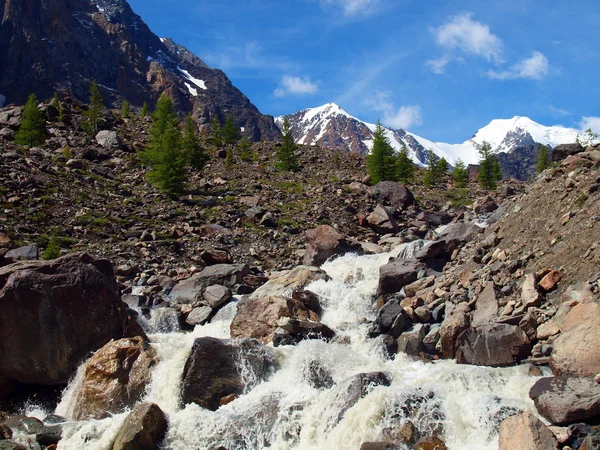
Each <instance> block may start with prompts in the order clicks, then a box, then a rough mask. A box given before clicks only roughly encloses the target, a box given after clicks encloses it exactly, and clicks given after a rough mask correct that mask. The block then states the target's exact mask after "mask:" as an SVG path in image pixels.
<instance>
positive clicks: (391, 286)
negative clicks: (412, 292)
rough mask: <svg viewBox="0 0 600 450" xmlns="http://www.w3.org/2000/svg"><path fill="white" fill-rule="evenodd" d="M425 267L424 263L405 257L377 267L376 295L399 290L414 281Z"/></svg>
mask: <svg viewBox="0 0 600 450" xmlns="http://www.w3.org/2000/svg"><path fill="white" fill-rule="evenodd" d="M426 269H427V266H425V264H423V263H421V262H418V261H414V260H405V259H396V260H394V261H392V262H389V263H387V264H384V265H383V266H381V267H380V268H379V283H378V285H377V295H382V294H393V293H395V292H399V291H400V290H401V289H402V288H403V287H404V286H406V285H408V284H411V283H412V282H414V281H416V280H417V278H418V274H419V272H421V271H424V270H426Z"/></svg>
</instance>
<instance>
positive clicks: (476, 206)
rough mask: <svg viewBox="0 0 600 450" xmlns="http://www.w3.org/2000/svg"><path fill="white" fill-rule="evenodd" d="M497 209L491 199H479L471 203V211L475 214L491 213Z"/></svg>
mask: <svg viewBox="0 0 600 450" xmlns="http://www.w3.org/2000/svg"><path fill="white" fill-rule="evenodd" d="M497 209H498V205H497V204H496V202H495V201H494V200H493V199H492V198H491V197H484V198H479V199H477V200H475V202H474V203H473V211H475V214H485V213H491V212H494V211H496V210H497Z"/></svg>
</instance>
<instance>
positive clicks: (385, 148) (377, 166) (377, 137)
mask: <svg viewBox="0 0 600 450" xmlns="http://www.w3.org/2000/svg"><path fill="white" fill-rule="evenodd" d="M395 159H396V157H395V155H394V149H392V146H391V145H390V142H389V141H388V138H387V137H386V136H385V129H384V128H383V125H382V124H381V121H379V120H378V121H377V127H376V128H375V132H374V133H373V148H372V149H371V153H370V154H369V156H368V158H367V170H368V172H369V175H370V176H371V183H373V184H377V183H379V182H380V181H387V180H391V181H396V164H395Z"/></svg>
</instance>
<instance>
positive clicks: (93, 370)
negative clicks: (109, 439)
mask: <svg viewBox="0 0 600 450" xmlns="http://www.w3.org/2000/svg"><path fill="white" fill-rule="evenodd" d="M157 363H158V357H157V355H156V352H155V351H154V349H152V347H150V346H149V345H148V343H147V342H145V341H144V339H142V338H141V337H135V338H128V339H120V340H118V341H112V342H109V343H108V344H106V345H105V346H104V347H102V348H101V349H100V350H98V351H97V352H96V354H95V355H94V356H93V357H92V358H91V359H90V360H89V361H88V362H87V364H86V366H85V374H84V379H83V382H82V384H81V386H79V387H78V390H77V394H76V403H75V408H74V411H73V412H72V415H73V418H74V419H76V420H84V419H102V418H104V417H107V416H109V415H110V414H116V413H120V412H122V411H123V410H125V409H126V408H129V407H131V406H133V405H135V403H136V402H137V401H138V400H140V398H141V397H142V395H143V394H144V392H145V389H146V385H147V384H148V382H149V381H150V372H151V370H152V368H153V367H154V366H155V365H156V364H157Z"/></svg>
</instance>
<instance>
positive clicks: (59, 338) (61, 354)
mask: <svg viewBox="0 0 600 450" xmlns="http://www.w3.org/2000/svg"><path fill="white" fill-rule="evenodd" d="M0 311H2V314H0V375H4V376H5V377H7V378H9V379H13V380H17V381H20V382H23V383H32V384H46V385H59V384H67V382H68V381H69V378H70V377H71V375H72V374H73V373H74V371H75V370H76V369H77V367H78V366H79V364H80V363H81V361H82V360H83V359H84V358H86V357H87V355H88V354H89V352H92V351H95V350H97V349H99V348H100V347H102V346H103V345H104V344H106V343H107V342H108V341H110V340H111V339H121V338H123V337H126V336H134V335H137V334H139V333H140V332H141V333H142V334H143V331H141V330H140V328H139V325H137V323H136V322H135V321H134V320H133V319H131V318H130V317H129V316H128V315H127V305H125V304H124V303H123V302H122V301H121V298H120V296H119V291H118V288H117V284H116V280H115V276H114V273H113V269H112V267H111V265H110V262H108V261H107V260H102V259H99V260H97V259H94V258H93V257H92V256H90V255H88V254H86V253H73V254H70V255H66V256H64V257H62V258H58V259H55V260H52V261H23V262H18V263H15V264H12V265H9V266H5V267H2V268H0ZM135 325H137V327H135Z"/></svg>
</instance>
